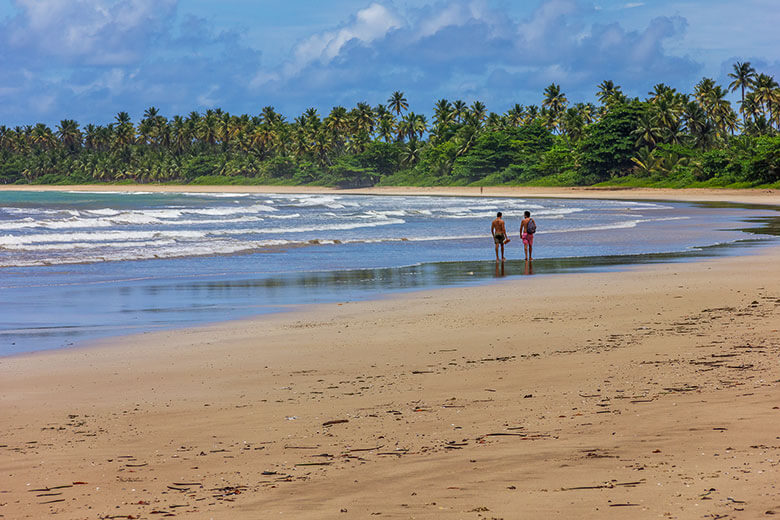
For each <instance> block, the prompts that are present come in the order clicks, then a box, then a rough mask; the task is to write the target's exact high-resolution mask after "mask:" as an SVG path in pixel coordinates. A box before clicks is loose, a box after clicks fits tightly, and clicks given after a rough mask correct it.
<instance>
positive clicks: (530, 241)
mask: <svg viewBox="0 0 780 520" xmlns="http://www.w3.org/2000/svg"><path fill="white" fill-rule="evenodd" d="M524 216H525V218H523V221H522V222H520V237H521V238H522V239H523V249H525V259H526V261H530V260H533V258H531V256H532V255H533V252H534V233H536V222H534V225H533V230H532V231H531V233H529V232H528V223H529V222H531V221H532V220H533V219H532V218H531V212H530V211H526V212H525V213H524Z"/></svg>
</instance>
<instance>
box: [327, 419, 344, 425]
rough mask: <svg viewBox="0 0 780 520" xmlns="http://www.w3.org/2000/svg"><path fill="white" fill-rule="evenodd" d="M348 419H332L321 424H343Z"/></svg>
mask: <svg viewBox="0 0 780 520" xmlns="http://www.w3.org/2000/svg"><path fill="white" fill-rule="evenodd" d="M348 422H349V419H334V420H332V421H326V422H324V423H322V425H323V426H333V425H334V424H344V423H348Z"/></svg>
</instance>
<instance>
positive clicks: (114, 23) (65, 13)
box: [7, 0, 177, 65]
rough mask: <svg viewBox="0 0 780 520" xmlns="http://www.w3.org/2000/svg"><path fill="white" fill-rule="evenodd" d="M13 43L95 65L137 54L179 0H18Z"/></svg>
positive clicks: (10, 37)
mask: <svg viewBox="0 0 780 520" xmlns="http://www.w3.org/2000/svg"><path fill="white" fill-rule="evenodd" d="M14 3H15V4H16V7H17V9H18V11H19V14H18V15H17V16H16V17H15V18H14V19H13V20H12V23H10V24H9V25H8V26H7V27H8V28H9V31H8V35H7V38H8V43H9V44H10V45H11V46H12V47H16V48H23V49H36V50H37V52H39V53H40V54H41V55H45V56H46V55H48V56H57V57H62V58H65V59H68V60H77V61H85V62H88V63H95V64H101V65H106V64H109V65H110V64H126V63H129V62H131V61H133V60H136V59H139V56H140V49H143V48H145V47H146V46H147V45H149V43H150V38H148V36H149V35H150V34H153V33H154V32H155V31H158V30H160V26H161V24H162V22H163V21H164V20H165V19H167V18H168V17H170V16H171V15H172V14H173V12H174V10H175V7H176V3H177V0H124V1H121V0H120V1H117V0H15V2H14Z"/></svg>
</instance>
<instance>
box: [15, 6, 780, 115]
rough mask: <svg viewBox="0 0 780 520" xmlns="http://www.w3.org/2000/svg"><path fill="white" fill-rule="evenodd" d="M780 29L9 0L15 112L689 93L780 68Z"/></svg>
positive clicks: (693, 21) (455, 10) (416, 10)
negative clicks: (741, 73)
mask: <svg viewBox="0 0 780 520" xmlns="http://www.w3.org/2000/svg"><path fill="white" fill-rule="evenodd" d="M777 27H780V1H779V0H741V1H739V2H736V1H733V0H688V1H685V0H677V1H675V0H645V1H644V2H643V1H639V0H636V1H625V0H622V1H618V0H522V1H521V0H514V1H512V0H455V1H441V0H430V1H429V0H417V1H411V0H374V1H371V0H368V1H366V0H328V1H323V0H288V1H279V0H121V1H117V0H0V124H5V125H7V126H14V125H21V124H31V123H36V122H45V123H48V124H52V125H53V124H55V123H57V122H59V120H61V119H65V118H69V119H76V120H77V121H78V122H79V123H80V124H86V123H100V124H105V123H108V122H111V121H112V120H113V117H114V115H115V114H116V113H117V112H118V111H121V110H124V111H127V112H129V113H130V115H131V116H132V117H133V118H134V119H137V118H138V117H139V116H140V115H141V114H142V113H143V111H144V109H145V108H147V107H149V106H152V105H153V106H156V107H158V108H159V109H160V111H161V112H162V113H163V114H164V115H167V116H171V115H173V114H183V115H184V114H187V113H189V112H190V111H192V110H198V111H204V110H206V109H208V108H216V107H221V108H222V109H223V110H226V111H229V112H231V113H249V114H257V113H259V112H260V109H261V108H262V107H263V106H265V105H273V106H274V107H276V109H277V110H278V111H280V112H282V113H283V114H285V115H286V116H287V117H288V119H292V117H294V116H296V115H298V114H300V113H301V112H302V111H303V110H305V109H306V108H308V107H315V108H317V109H318V110H319V111H320V113H321V114H323V115H325V114H327V112H328V111H329V110H330V109H331V107H333V106H334V105H345V106H353V105H354V104H355V103H356V102H358V101H366V102H369V103H371V104H377V103H380V102H385V101H386V100H387V98H388V97H389V95H390V93H392V92H393V91H394V90H401V91H403V92H405V94H406V97H407V98H408V100H409V102H410V105H411V109H412V110H415V111H417V112H423V113H430V112H431V108H432V105H433V103H434V102H435V101H436V100H437V99H440V98H448V99H450V100H453V99H463V100H464V101H467V102H469V103H470V102H472V101H474V100H481V101H483V102H485V103H486V104H487V106H488V109H490V110H493V111H496V112H503V111H505V110H506V109H507V108H508V107H510V106H511V105H513V104H514V103H522V104H531V103H537V104H538V103H540V102H541V96H542V94H541V93H542V91H543V89H544V87H545V86H546V85H548V84H550V83H551V82H556V83H559V84H560V85H561V87H562V89H563V91H564V92H565V93H566V94H567V96H568V97H569V100H570V101H573V102H576V101H591V100H593V98H594V94H595V91H596V85H597V84H598V83H600V82H601V81H603V80H605V79H611V80H613V81H614V82H615V83H617V84H619V85H621V86H622V87H623V89H624V91H625V92H626V93H628V94H630V95H635V96H644V95H645V94H646V93H647V91H648V90H650V89H651V88H652V86H653V85H654V84H655V83H659V82H664V83H667V84H669V85H672V86H674V87H677V88H678V89H681V90H684V91H688V92H689V91H690V90H691V89H692V86H693V84H695V83H696V82H697V81H698V80H699V79H700V78H701V77H702V76H709V77H712V78H715V79H716V80H718V81H720V82H722V83H725V82H727V81H728V80H727V78H726V74H727V73H728V72H729V70H730V69H731V64H732V63H734V62H735V61H737V60H739V61H750V62H751V63H752V64H753V65H754V66H755V67H756V68H757V69H759V71H762V72H766V73H768V74H771V75H774V76H775V77H776V78H778V79H780V45H779V43H780V41H779V39H778V37H777V34H778V30H777ZM734 99H736V98H734Z"/></svg>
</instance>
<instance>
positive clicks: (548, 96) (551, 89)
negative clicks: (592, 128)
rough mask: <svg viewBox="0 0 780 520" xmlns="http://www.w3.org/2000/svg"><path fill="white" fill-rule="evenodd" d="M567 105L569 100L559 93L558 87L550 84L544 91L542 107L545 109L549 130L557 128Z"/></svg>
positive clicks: (559, 88)
mask: <svg viewBox="0 0 780 520" xmlns="http://www.w3.org/2000/svg"><path fill="white" fill-rule="evenodd" d="M568 104H569V100H568V99H566V95H565V94H564V93H563V92H561V87H560V85H557V84H555V83H551V84H550V85H549V86H548V87H547V88H545V89H544V101H543V102H542V107H543V108H545V109H547V118H548V125H549V126H550V128H552V129H556V128H558V126H559V124H560V118H561V114H562V113H563V112H564V110H566V106H567V105H568Z"/></svg>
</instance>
